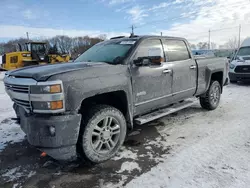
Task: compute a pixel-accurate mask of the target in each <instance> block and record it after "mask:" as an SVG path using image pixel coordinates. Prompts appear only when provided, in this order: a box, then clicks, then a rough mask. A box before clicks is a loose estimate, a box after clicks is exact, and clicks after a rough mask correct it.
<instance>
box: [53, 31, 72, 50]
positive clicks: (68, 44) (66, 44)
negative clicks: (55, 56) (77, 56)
mask: <svg viewBox="0 0 250 188" xmlns="http://www.w3.org/2000/svg"><path fill="white" fill-rule="evenodd" d="M49 41H50V45H51V46H55V45H56V46H57V48H58V50H59V52H60V53H62V54H68V53H70V52H71V48H72V38H70V37H68V36H64V35H60V36H55V37H53V38H52V39H50V40H49Z"/></svg>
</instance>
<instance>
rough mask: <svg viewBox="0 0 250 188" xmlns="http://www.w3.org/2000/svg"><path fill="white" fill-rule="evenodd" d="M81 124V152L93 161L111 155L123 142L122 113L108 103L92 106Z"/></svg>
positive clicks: (124, 130)
mask: <svg viewBox="0 0 250 188" xmlns="http://www.w3.org/2000/svg"><path fill="white" fill-rule="evenodd" d="M81 126H82V127H81V129H82V130H81V133H80V147H81V148H80V149H81V151H82V152H81V153H82V156H83V157H84V158H85V159H87V160H89V161H91V162H93V163H101V162H104V161H106V160H108V159H110V158H111V157H113V156H114V155H115V154H116V153H117V151H118V150H119V149H120V147H121V145H122V144H123V142H124V140H125V137H126V132H127V125H126V120H125V118H124V116H123V114H122V113H121V112H120V111H119V110H118V109H116V108H114V107H112V106H108V105H97V106H95V107H93V108H92V109H91V110H90V112H89V114H88V115H87V117H86V118H84V119H83V123H82V125H81Z"/></svg>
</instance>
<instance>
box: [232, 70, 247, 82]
mask: <svg viewBox="0 0 250 188" xmlns="http://www.w3.org/2000/svg"><path fill="white" fill-rule="evenodd" d="M229 79H230V80H233V81H250V74H249V73H232V72H229Z"/></svg>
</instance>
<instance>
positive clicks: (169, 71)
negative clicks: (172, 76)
mask: <svg viewBox="0 0 250 188" xmlns="http://www.w3.org/2000/svg"><path fill="white" fill-rule="evenodd" d="M162 72H163V73H166V74H167V73H171V72H172V71H171V70H169V69H165V70H163V71H162Z"/></svg>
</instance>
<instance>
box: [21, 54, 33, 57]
mask: <svg viewBox="0 0 250 188" xmlns="http://www.w3.org/2000/svg"><path fill="white" fill-rule="evenodd" d="M22 56H23V57H31V54H22Z"/></svg>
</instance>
